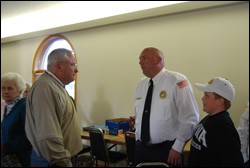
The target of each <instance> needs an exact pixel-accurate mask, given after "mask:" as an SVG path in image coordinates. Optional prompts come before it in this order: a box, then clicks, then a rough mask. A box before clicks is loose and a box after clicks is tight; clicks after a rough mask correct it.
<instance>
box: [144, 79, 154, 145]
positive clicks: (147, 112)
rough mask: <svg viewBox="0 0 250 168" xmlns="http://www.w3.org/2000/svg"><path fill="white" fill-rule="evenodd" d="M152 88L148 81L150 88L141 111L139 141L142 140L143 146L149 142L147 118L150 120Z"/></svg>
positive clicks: (152, 85) (151, 82)
mask: <svg viewBox="0 0 250 168" xmlns="http://www.w3.org/2000/svg"><path fill="white" fill-rule="evenodd" d="M153 87H154V83H153V80H152V79H150V86H149V88H148V93H147V97H146V101H145V104H144V110H143V115H142V125H141V140H142V143H144V144H147V143H148V142H149V140H150V136H149V118H150V109H151V101H152V94H153Z"/></svg>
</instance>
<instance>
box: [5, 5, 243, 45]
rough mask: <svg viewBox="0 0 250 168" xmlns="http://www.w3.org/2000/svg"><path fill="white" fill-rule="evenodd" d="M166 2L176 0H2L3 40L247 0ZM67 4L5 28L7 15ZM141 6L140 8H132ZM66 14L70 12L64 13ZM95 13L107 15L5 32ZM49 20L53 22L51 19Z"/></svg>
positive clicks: (7, 40)
mask: <svg viewBox="0 0 250 168" xmlns="http://www.w3.org/2000/svg"><path fill="white" fill-rule="evenodd" d="M71 2H72V3H79V2H80V3H81V4H80V5H81V7H80V8H76V7H75V6H74V7H73V6H71V4H70V3H71ZM163 2H165V3H166V2H173V1H147V2H146V1H112V2H111V1H103V2H101V1H92V2H90V1H1V43H5V42H10V41H15V40H20V39H25V38H29V37H36V36H43V35H48V34H54V33H62V32H67V31H73V30H79V29H84V28H90V27H94V26H100V25H107V24H112V23H119V22H124V21H129V20H135V19H143V18H148V17H154V16H160V15H166V14H172V13H176V12H183V11H190V10H197V9H202V8H208V7H214V6H221V5H230V4H235V3H240V2H241V3H242V2H244V1H187V2H186V3H181V4H177V5H170V6H167V5H166V4H162V3H163ZM175 2H177V1H175ZM182 2H183V1H182ZM150 3H151V4H150ZM160 3H161V4H160ZM65 4H66V5H67V8H63V9H62V8H61V10H60V12H54V13H52V14H50V15H47V13H46V14H44V15H43V17H47V18H45V19H43V18H39V17H37V16H36V17H35V18H34V20H31V19H23V18H22V19H19V20H18V22H15V23H14V26H9V27H7V28H6V26H7V24H6V23H5V22H4V21H5V20H8V19H9V20H10V19H12V18H14V17H16V16H18V17H19V16H22V15H25V14H29V15H34V13H32V12H38V11H42V10H47V9H52V10H55V8H56V7H58V6H62V5H64V6H65ZM80 5H79V6H80ZM143 5H148V6H147V7H146V9H147V10H142V9H136V6H143ZM162 5H163V6H162ZM159 6H162V7H159ZM70 9H73V11H70ZM125 9H128V10H130V11H128V12H127V14H125V15H126V16H125V15H122V13H118V14H116V16H115V17H112V18H111V15H105V14H102V13H101V12H104V11H118V12H120V11H122V10H125ZM138 10H139V12H133V11H138ZM129 12H130V13H129ZM131 12H132V13H131ZM31 13H32V14H31ZM58 13H59V14H58ZM124 13H126V12H124ZM64 14H67V15H65V16H64ZM92 14H99V15H100V14H101V16H104V17H103V19H97V18H96V19H92V20H87V21H86V20H85V21H82V20H80V21H75V23H66V24H61V25H59V26H51V25H50V27H43V28H42V29H39V30H34V31H32V30H31V31H27V32H23V33H19V34H18V33H16V34H15V33H13V34H12V35H8V36H4V34H5V30H12V31H15V30H16V31H18V30H20V29H21V28H22V27H23V26H25V25H28V28H29V29H30V28H33V27H35V26H37V25H42V26H45V25H46V24H47V23H49V24H54V23H55V22H56V21H59V20H60V21H66V17H69V18H70V20H73V19H75V18H79V17H80V16H89V15H92ZM46 15H47V16H46ZM55 16H56V17H55ZM53 17H54V18H53ZM99 17H100V16H99ZM48 20H49V21H50V22H48ZM43 21H44V22H43ZM36 22H37V23H36ZM97 22H98V23H97ZM10 27H11V28H10ZM13 27H18V28H17V29H15V28H13ZM28 28H26V29H28ZM26 29H25V30H26ZM30 32H32V33H30Z"/></svg>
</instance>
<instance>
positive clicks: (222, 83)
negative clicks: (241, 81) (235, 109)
mask: <svg viewBox="0 0 250 168" xmlns="http://www.w3.org/2000/svg"><path fill="white" fill-rule="evenodd" d="M195 86H196V87H197V89H199V90H200V91H203V92H214V93H217V94H218V95H220V96H222V97H223V98H225V99H227V100H229V101H230V102H232V101H233V99H234V96H235V90H234V86H233V85H232V83H230V82H229V81H228V80H227V79H223V78H221V77H215V78H213V79H211V80H210V81H208V83H207V84H200V83H195Z"/></svg>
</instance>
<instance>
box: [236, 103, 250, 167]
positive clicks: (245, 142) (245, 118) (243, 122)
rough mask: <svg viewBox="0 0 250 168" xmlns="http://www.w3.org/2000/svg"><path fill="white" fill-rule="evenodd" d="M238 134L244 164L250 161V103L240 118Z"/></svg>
mask: <svg viewBox="0 0 250 168" xmlns="http://www.w3.org/2000/svg"><path fill="white" fill-rule="evenodd" d="M237 130H238V133H239V136H240V141H241V153H242V155H243V158H244V162H246V161H248V160H249V102H248V103H247V107H246V111H245V112H244V113H243V114H242V116H241V118H240V123H239V127H238V129H237Z"/></svg>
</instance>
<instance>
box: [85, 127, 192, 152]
mask: <svg viewBox="0 0 250 168" xmlns="http://www.w3.org/2000/svg"><path fill="white" fill-rule="evenodd" d="M81 137H82V139H86V140H89V132H88V131H83V130H82V131H81ZM104 139H105V140H106V142H107V143H111V144H116V145H125V136H124V134H118V135H109V134H104ZM190 146H191V140H189V141H188V142H187V144H186V145H185V147H184V152H187V153H188V152H189V151H190Z"/></svg>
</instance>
